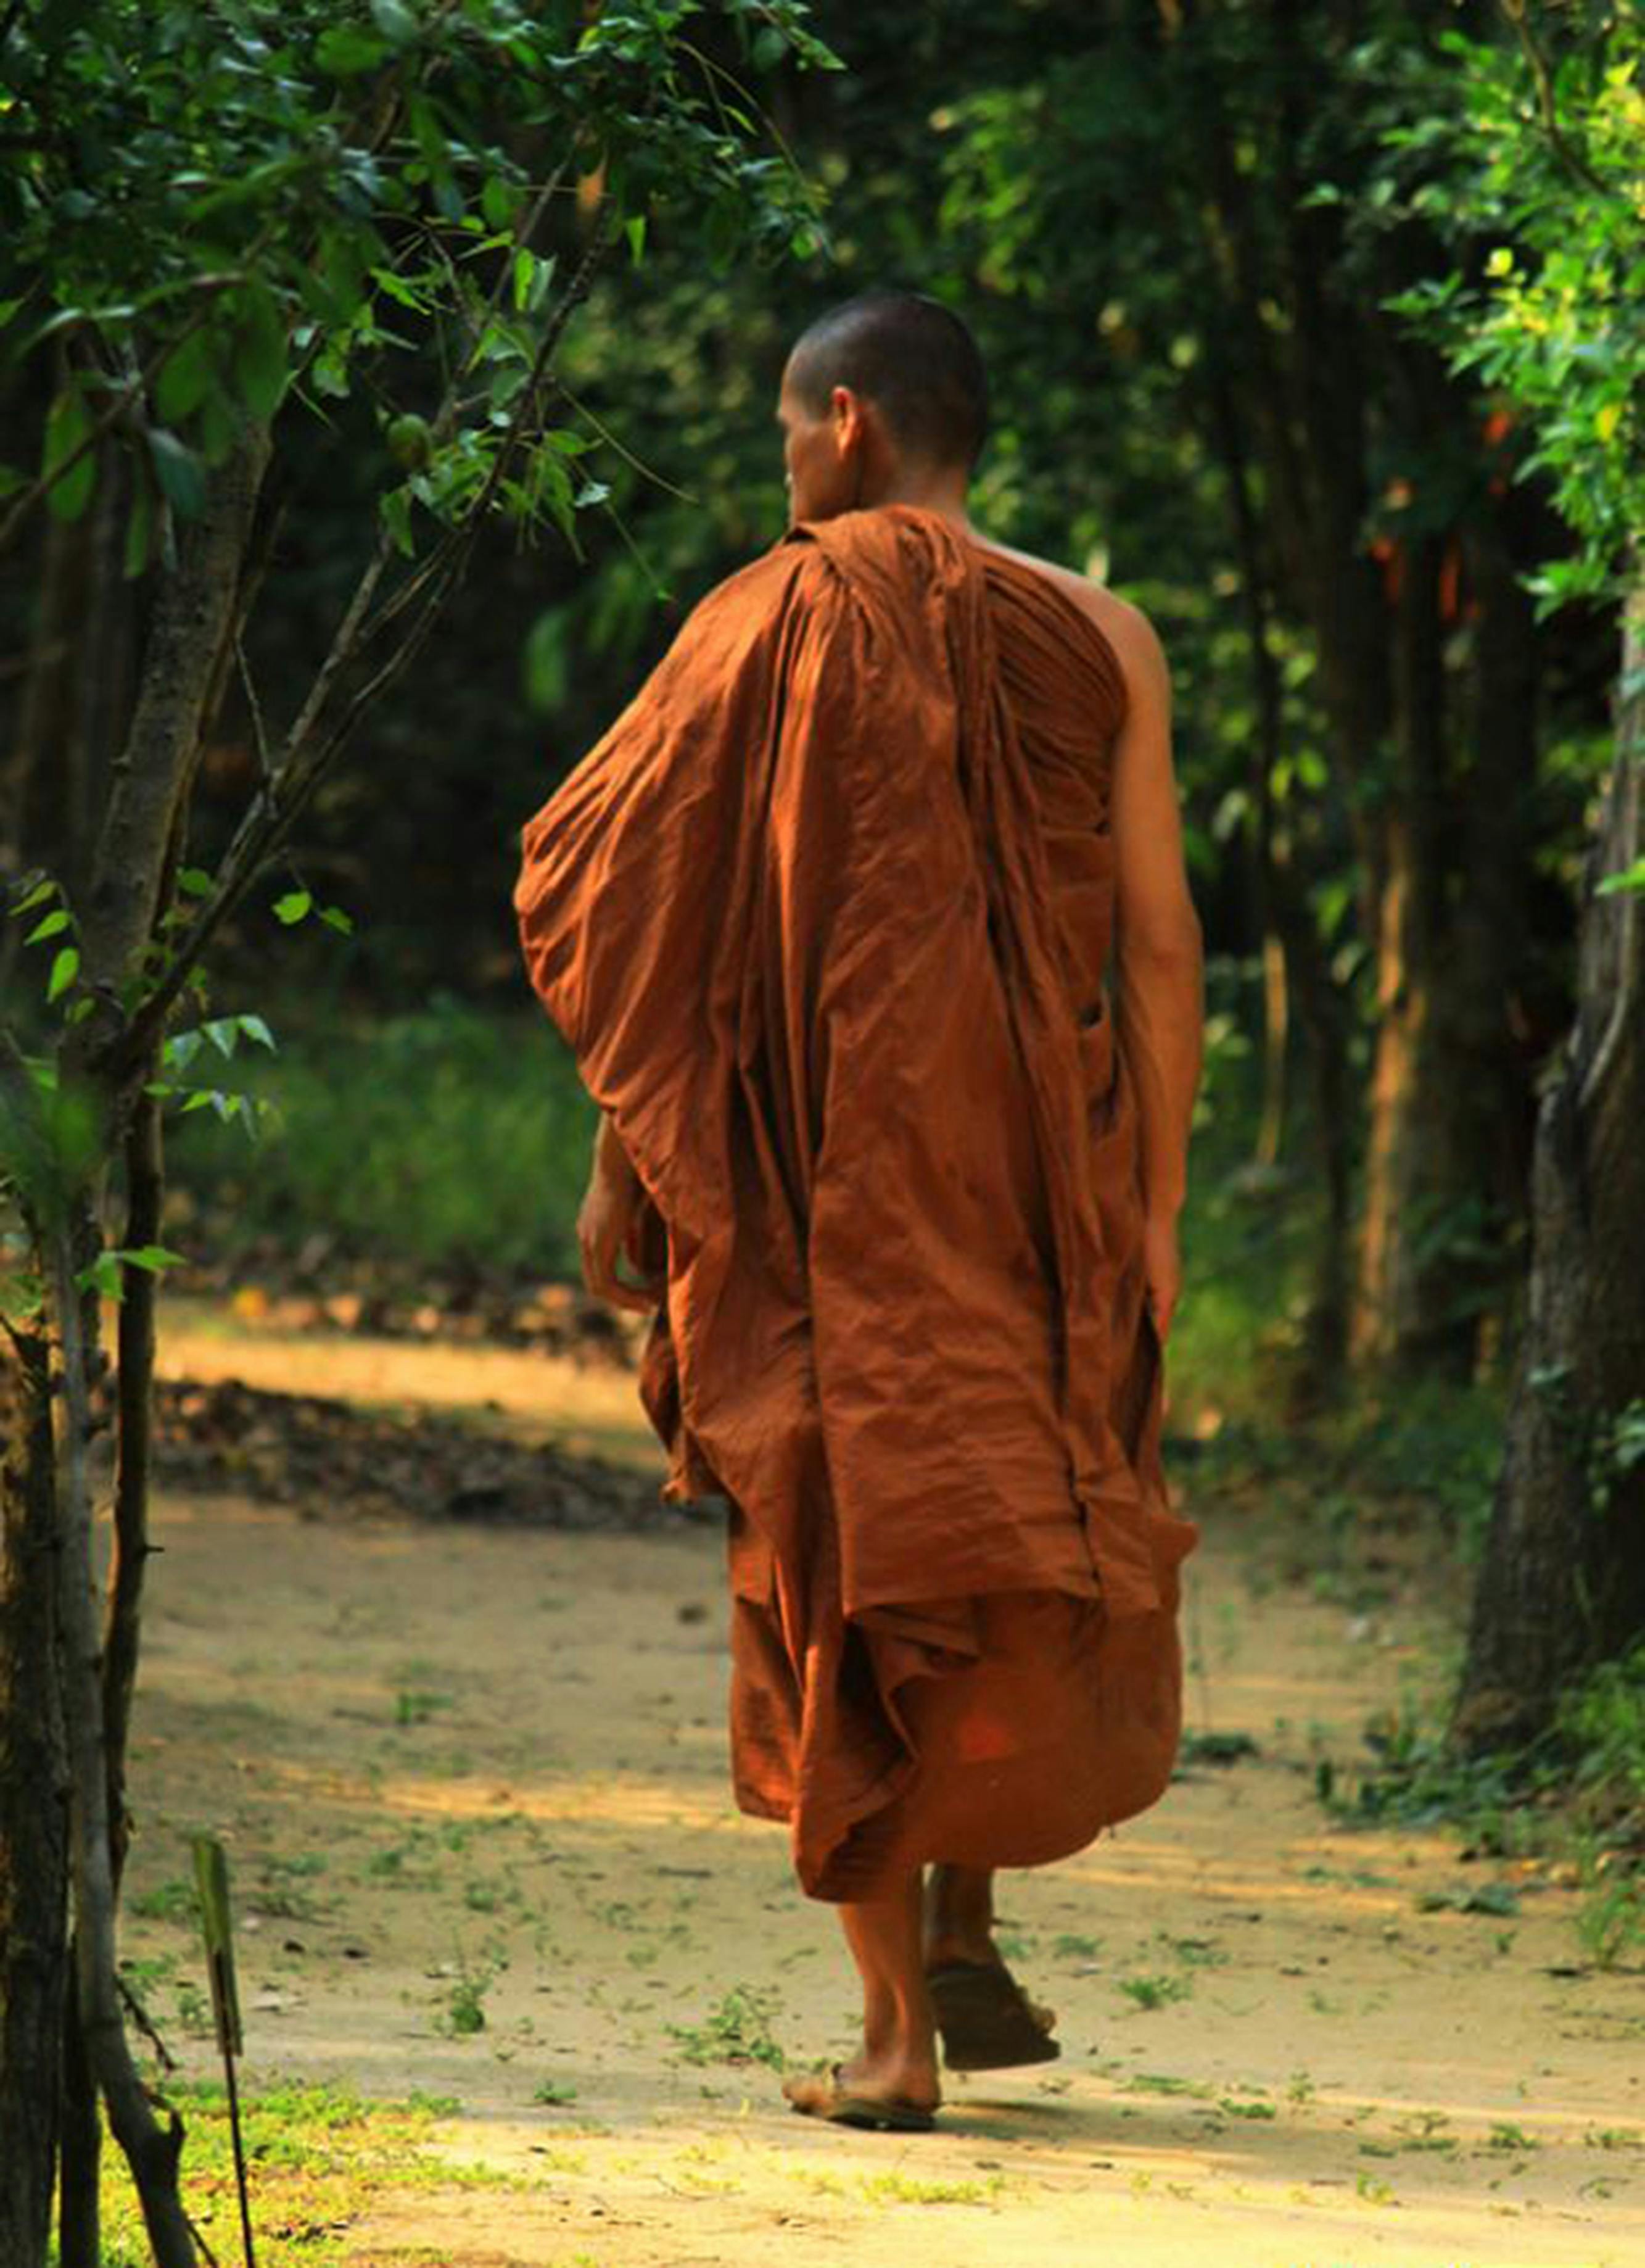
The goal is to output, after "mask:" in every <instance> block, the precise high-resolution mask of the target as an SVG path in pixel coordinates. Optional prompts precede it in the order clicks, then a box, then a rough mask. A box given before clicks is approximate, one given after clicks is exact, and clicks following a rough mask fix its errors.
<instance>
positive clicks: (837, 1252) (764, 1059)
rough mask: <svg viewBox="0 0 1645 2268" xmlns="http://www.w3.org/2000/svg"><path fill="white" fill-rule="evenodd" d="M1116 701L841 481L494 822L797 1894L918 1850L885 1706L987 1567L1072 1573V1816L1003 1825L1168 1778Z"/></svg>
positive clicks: (1017, 1591)
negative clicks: (621, 1161)
mask: <svg viewBox="0 0 1645 2268" xmlns="http://www.w3.org/2000/svg"><path fill="white" fill-rule="evenodd" d="M1123 710H1124V684H1123V677H1122V674H1121V673H1120V667H1119V665H1118V661H1117V659H1116V658H1115V656H1114V654H1113V650H1112V648H1111V647H1110V646H1109V645H1108V644H1107V641H1106V640H1105V638H1104V637H1102V635H1101V632H1100V631H1099V630H1098V628H1097V627H1096V625H1095V624H1094V623H1093V622H1091V620H1090V618H1089V617H1088V616H1087V615H1086V614H1085V613H1084V611H1083V609H1082V608H1079V607H1078V606H1077V605H1076V603H1075V602H1074V601H1073V600H1071V599H1070V598H1069V597H1068V596H1067V595H1066V594H1064V593H1062V592H1061V591H1060V590H1059V589H1058V588H1057V587H1056V586H1055V585H1054V584H1053V583H1052V582H1051V581H1050V580H1049V578H1046V577H1045V576H1043V575H1040V574H1039V573H1037V572H1036V571H1032V570H1031V569H1029V568H1027V567H1025V566H1022V565H1019V564H1017V563H1015V562H1012V561H1010V560H1009V559H1008V558H1006V557H1005V556H1003V555H1002V554H998V553H995V552H992V551H989V550H987V549H983V548H982V547H980V546H978V545H976V544H975V543H973V542H972V541H969V540H968V539H967V538H966V537H965V536H964V535H963V534H961V533H960V532H959V531H958V530H957V529H955V528H954V527H951V525H950V524H949V523H948V522H946V521H945V520H944V519H942V518H941V517H939V516H937V515H936V514H932V513H928V512H916V511H914V510H911V509H908V508H906V507H892V508H888V509H884V510H878V511H872V512H852V513H848V514H846V515H844V516H842V517H841V518H840V519H834V520H830V521H827V522H824V523H818V524H814V525H810V526H805V527H799V528H797V529H796V530H794V531H793V532H792V533H791V534H789V537H788V538H786V539H785V540H784V541H782V543H780V544H779V545H777V546H776V548H775V549H774V550H772V551H771V552H769V553H768V554H767V555H766V556H764V557H762V558H760V559H759V560H757V561H756V562H755V563H753V564H752V565H751V566H749V567H748V568H746V569H745V570H744V571H742V572H741V573H740V574H738V575H736V576H733V577H732V578H731V579H730V580H729V581H728V582H726V583H724V584H723V585H721V586H720V587H719V588H718V589H717V590H716V591H715V592H713V593H711V594H710V595H709V597H708V598H707V599H706V600H703V602H702V603H701V605H700V606H699V607H698V608H696V610H695V611H694V614H693V615H691V617H690V619H689V620H688V622H687V624H686V625H685V627H684V629H683V630H681V632H680V634H679V637H678V638H677V640H676V642H675V644H674V645H673V647H672V650H671V652H669V653H668V655H667V656H666V657H665V659H664V661H663V662H662V663H661V665H660V666H659V667H658V668H657V670H656V672H655V673H654V674H653V675H652V676H651V678H650V681H648V682H647V684H646V685H645V687H644V688H643V690H642V691H641V693H640V694H639V696H638V697H637V698H636V699H635V701H634V702H633V703H631V705H630V706H629V707H628V710H627V711H625V712H624V713H623V715H622V716H621V718H619V719H618V721H617V723H616V724H615V725H613V728H612V730H611V731H610V732H609V733H607V734H606V737H605V739H604V740H601V741H600V743H599V746H598V747H596V748H595V749H594V750H593V751H592V752H591V755H588V756H587V757H586V758H585V759H584V762H582V764H581V765H580V766H579V767H578V768H577V770H576V771H575V772H574V773H573V774H572V775H571V777H569V779H568V780H567V781H566V783H565V784H564V785H563V786H562V787H561V788H560V789H559V790H558V792H556V793H555V794H554V796H553V797H552V798H551V799H550V800H549V802H548V803H547V805H546V806H545V807H544V808H543V810H542V811H541V812H540V814H538V815H537V817H536V818H535V819H534V820H532V821H531V823H530V824H529V826H528V827H527V828H526V829H525V846H524V848H525V855H524V862H523V867H522V872H521V876H520V880H519V884H518V890H517V894H516V907H517V910H518V916H519V920H520V929H521V937H522V942H523V946H524V949H525V958H526V962H527V966H528V968H529V971H530V975H531V978H532V983H533V985H534V986H535V988H536V990H537V992H538V993H539V995H540V998H542V1000H543V1002H544V1004H545V1005H546V1006H547V1009H548V1012H549V1013H550V1014H551V1015H552V1016H553V1018H554V1021H555V1022H556V1023H557V1024H558V1026H559V1027H560V1029H561V1030H562V1033H563V1034H564V1035H565V1037H566V1039H567V1041H568V1042H569V1045H570V1046H571V1048H572V1049H573V1051H574V1052H575V1054H576V1059H577V1062H578V1065H579V1067H580V1069H581V1071H582V1074H583V1077H584V1080H585V1082H586V1084H587V1086H588V1088H589V1091H590V1093H591V1094H592V1096H593V1097H594V1099H595V1101H597V1102H598V1103H599V1105H600V1106H601V1108H603V1109H604V1110H606V1112H607V1113H608V1114H609V1116H610V1117H611V1119H612V1121H613V1124H614V1127H615V1130H616V1132H617V1134H618V1136H619V1138H620V1139H621V1143H622V1146H623V1148H624V1150H625V1151H626V1152H627V1153H628V1157H629V1159H630V1160H632V1162H633V1164H634V1166H635V1170H636V1171H637V1173H638V1175H639V1176H640V1179H641V1181H642V1182H643V1185H644V1188H645V1189H646V1191H647V1193H648V1195H649V1197H650V1201H651V1203H652V1204H653V1205H654V1207H655V1209H656V1212H657V1216H658V1218H659V1219H660V1222H661V1225H662V1229H663V1232H664V1233H665V1243H666V1268H667V1292H666V1302H665V1308H664V1311H663V1314H661V1316H660V1317H659V1319H658V1324H657V1329H656V1331H655V1332H654V1334H653V1337H652V1342H651V1345H650V1350H649V1351H648V1355H647V1360H646V1365H645V1374H644V1378H643V1392H644V1394H645V1397H646V1401H647V1405H648V1408H649V1409H650V1412H651V1414H652V1417H653V1419H654V1421H655V1422H656V1423H657V1426H658V1430H659V1431H660V1432H661V1433H662V1435H663V1437H664V1439H665V1442H666V1443H667V1445H668V1447H669V1451H670V1455H671V1482H670V1485H671V1489H672V1491H673V1492H674V1493H677V1494H697V1493H702V1492H705V1491H709V1490H717V1491H722V1492H723V1494H724V1495H725V1496H726V1497H727V1498H728V1499H730V1501H731V1506H732V1513H731V1579H732V1588H733V1594H734V1602H735V1606H734V1610H735V1615H736V1617H737V1627H736V1629H735V1630H734V1679H733V1700H732V1732H733V1771H734V1779H735V1784H736V1788H737V1794H738V1800H739V1802H740V1803H741V1804H742V1806H743V1808H745V1809H746V1810H749V1811H751V1812H754V1813H756V1814H759V1815H766V1816H771V1817H778V1818H782V1819H786V1820H788V1821H789V1822H790V1823H791V1826H792V1832H793V1844H794V1852H795V1860H796V1865H797V1871H798V1874H799V1876H800V1880H801V1881H802V1884H803V1885H804V1888H805V1889H807V1890H809V1891H810V1892H811V1893H812V1894H813V1895H816V1896H824V1897H834V1898H840V1897H861V1896H865V1895H873V1894H874V1893H875V1891H876V1890H877V1889H878V1887H879V1885H880V1883H881V1881H883V1879H884V1877H885V1866H886V1864H887V1863H888V1858H889V1857H890V1856H897V1857H899V1858H906V1857H907V1855H908V1853H909V1852H910V1850H911V1849H914V1845H911V1844H910V1842H909V1840H908V1837H907V1835H906V1834H903V1835H901V1836H900V1837H899V1836H897V1835H893V1834H890V1833H889V1831H888V1830H889V1823H892V1822H895V1821H896V1820H897V1819H898V1818H899V1815H900V1813H906V1812H907V1807H908V1803H909V1800H910V1798H911V1795H912V1794H913V1793H914V1792H915V1791H917V1789H918V1788H919V1787H920V1786H922V1784H929V1782H930V1780H931V1778H932V1767H931V1759H930V1758H929V1757H928V1758H927V1759H926V1760H925V1764H924V1765H923V1766H922V1757H921V1754H920V1727H919V1724H918V1722H916V1719H922V1718H923V1719H924V1721H925V1722H926V1723H927V1724H928V1725H929V1726H930V1727H931V1728H932V1730H933V1733H934V1734H935V1733H936V1731H937V1730H938V1727H937V1722H936V1720H937V1719H941V1717H942V1715H943V1712H942V1709H941V1706H940V1705H939V1706H938V1707H937V1709H936V1712H935V1716H934V1715H933V1712H932V1710H931V1708H930V1706H929V1703H930V1700H931V1697H932V1693H933V1691H934V1690H935V1687H941V1686H942V1684H943V1682H944V1680H954V1681H959V1682H961V1683H963V1681H965V1680H966V1679H967V1678H970V1679H971V1681H972V1682H973V1683H975V1682H976V1680H977V1678H978V1676H979V1675H980V1673H981V1672H982V1671H983V1670H984V1669H986V1667H987V1663H988V1646H989V1643H990V1631H994V1632H995V1634H997V1633H998V1632H999V1631H1002V1630H1004V1631H1007V1633H1008V1635H1009V1631H1010V1629H1011V1628H1013V1627H1015V1628H1018V1629H1020V1627H1021V1626H1020V1624H1017V1625H1013V1624H1010V1609H1009V1607H1008V1608H1007V1609H1005V1612H1006V1615H1007V1621H1006V1623H1004V1624H1002V1622H1001V1620H1000V1616H1001V1611H1002V1610H1001V1606H1000V1602H1001V1600H1002V1598H1004V1599H1008V1600H1015V1601H1019V1602H1020V1601H1021V1600H1022V1599H1023V1597H1024V1594H1028V1595H1029V1596H1030V1597H1031V1598H1032V1599H1037V1600H1041V1601H1043V1600H1044V1599H1045V1598H1046V1596H1051V1597H1054V1598H1060V1599H1061V1600H1064V1601H1068V1602H1072V1604H1071V1605H1070V1606H1069V1607H1068V1608H1066V1609H1063V1612H1064V1616H1065V1635H1066V1637H1067V1638H1068V1640H1069V1646H1070V1647H1071V1653H1070V1659H1071V1660H1077V1661H1079V1662H1081V1663H1082V1664H1083V1665H1084V1667H1085V1668H1086V1669H1087V1670H1088V1671H1089V1694H1088V1698H1089V1701H1090V1708H1089V1709H1088V1710H1087V1711H1086V1712H1085V1714H1084V1715H1083V1717H1082V1718H1081V1719H1080V1722H1081V1724H1082V1725H1083V1726H1084V1727H1085V1728H1086V1729H1085V1730H1084V1731H1083V1733H1082V1734H1080V1735H1079V1749H1080V1752H1079V1753H1077V1754H1075V1753H1069V1754H1065V1755H1061V1756H1060V1758H1059V1760H1058V1762H1057V1764H1056V1770H1057V1772H1058V1773H1059V1775H1060V1776H1061V1778H1062V1779H1063V1780H1064V1781H1065V1782H1067V1783H1069V1784H1076V1783H1077V1785H1079V1786H1081V1787H1082V1788H1083V1790H1084V1791H1085V1795H1086V1799H1087V1800H1086V1802H1085V1806H1084V1815H1083V1830H1081V1831H1078V1832H1077V1833H1075V1830H1069V1829H1067V1828H1066V1827H1065V1828H1064V1830H1062V1831H1061V1832H1059V1833H1057V1834H1054V1835H1051V1836H1049V1837H1044V1836H1041V1837H1035V1836H1033V1835H1030V1836H1028V1837H1027V1838H1026V1840H1027V1843H1028V1845H1032V1852H1033V1854H1034V1855H1039V1856H1049V1855H1054V1852H1053V1851H1052V1850H1050V1849H1041V1848H1040V1845H1042V1844H1043V1843H1045V1842H1046V1841H1047V1840H1049V1842H1051V1843H1053V1844H1057V1845H1061V1847H1076V1845H1077V1843H1078V1842H1083V1841H1086V1840H1089V1839H1090V1837H1091V1834H1093V1833H1095V1832H1096V1831H1097V1830H1098V1828H1099V1827H1100V1826H1101V1825H1103V1824H1104V1823H1107V1822H1109V1821H1112V1820H1113V1819H1116V1818H1119V1817H1121V1816H1124V1815H1127V1814H1128V1813H1130V1812H1133V1811H1135V1810H1137V1809H1140V1808H1142V1807H1143V1806H1144V1805H1145V1804H1146V1803H1148V1802H1151V1801H1152V1800H1154V1798H1155V1797H1156V1796H1157V1794H1158V1793H1159V1792H1160V1790H1161V1789H1162V1788H1163V1786H1164V1783H1165V1780H1166V1779H1167V1778H1168V1777H1169V1773H1170V1769H1171V1759H1172V1756H1173V1755H1174V1751H1175V1746H1176V1740H1177V1734H1178V1726H1179V1686H1180V1663H1179V1654H1178V1650H1177V1642H1176V1629H1175V1609H1176V1606H1177V1584H1176V1566H1177V1563H1178V1561H1179V1559H1180V1558H1181V1557H1182V1556H1183V1554H1184V1553H1185V1552H1186V1550H1187V1549H1188V1548H1189V1547H1190V1546H1191V1544H1192V1542H1193V1529H1192V1528H1189V1527H1188V1526H1187V1525H1186V1523H1184V1522H1182V1521H1179V1520H1178V1519H1177V1518H1175V1517H1174V1516H1173V1514H1172V1513H1171V1509H1170V1506H1169V1505H1168V1502H1167V1499H1166V1496H1165V1492H1164V1483H1163V1478H1162V1476H1161V1471H1160V1465H1159V1383H1160V1382H1159V1363H1158V1349H1157V1344H1156V1342H1155V1340H1154V1338H1153V1334H1152V1328H1151V1324H1150V1323H1149V1320H1148V1318H1147V1315H1146V1312H1145V1303H1144V1297H1143V1285H1142V1261H1141V1233H1142V1200H1141V1192H1140V1188H1139V1183H1138V1176H1137V1132H1136V1117H1135V1099H1134V1094H1133V1090H1132V1086H1131V1083H1130V1081H1129V1080H1128V1079H1127V1072H1126V1066H1125V1063H1124V1060H1123V1055H1122V1052H1121V1050H1120V1049H1118V1048H1117V1047H1116V1044H1115V1035H1114V1027H1113V1021H1112V1020H1111V1017H1110V1014H1109V1012H1108V1005H1107V1001H1106V998H1105V991H1104V983H1103V976H1104V968H1105V962H1106V959H1107V955H1108V951H1109V945H1110V939H1111V932H1112V924H1113V859H1112V844H1111V839H1110V837H1109V835H1108V832H1107V818H1106V805H1107V791H1108V783H1109V770H1110V763H1111V756H1112V747H1113V739H1114V735H1115V733H1116V732H1117V730H1118V727H1119V725H1120V721H1121V718H1122V716H1123ZM1068 1616H1072V1617H1073V1620H1072V1621H1071V1622H1068V1621H1067V1620H1066V1618H1067V1617H1068ZM933 1681H934V1682H935V1687H934V1685H933V1683H932V1682H933ZM961 1683H957V1684H956V1686H955V1688H954V1690H961ZM985 1683H986V1681H985ZM1014 1690H1015V1689H1014ZM1023 1690H1024V1691H1026V1689H1025V1688H1024V1689H1023ZM985 1699H986V1695H985ZM1043 1703H1044V1695H1043V1693H1041V1694H1040V1695H1039V1696H1038V1697H1031V1698H1030V1700H1029V1703H1028V1706H1029V1708H1030V1711H1031V1712H1035V1711H1038V1710H1039V1708H1041V1707H1042V1706H1043ZM959 1713H960V1715H961V1716H962V1717H964V1716H965V1715H966V1711H964V1710H962V1711H961V1712H959ZM984 1715H985V1717H986V1715H987V1712H986V1710H985V1712H984ZM1031 1729H1032V1728H1031ZM1042 1729H1043V1728H1042ZM947 1730H948V1732H949V1733H950V1734H954V1735H955V1737H957V1738H958V1740H959V1742H960V1746H961V1748H962V1749H963V1748H964V1746H965V1743H966V1741H967V1740H968V1739H973V1734H974V1730H975V1727H974V1725H973V1729H972V1733H969V1734H968V1733H967V1732H966V1728H965V1727H964V1726H963V1725H961V1726H960V1727H958V1731H957V1732H956V1728H955V1727H953V1726H950V1727H947ZM1013 1737H1014V1735H1013V1733H1012V1729H1011V1727H1010V1726H1009V1725H998V1724H996V1725H995V1726H994V1727H993V1728H992V1730H991V1731H990V1730H989V1729H988V1727H987V1726H986V1725H985V1727H984V1736H983V1738H982V1740H981V1742H980V1746H981V1748H982V1749H984V1750H987V1749H988V1748H989V1747H990V1745H992V1746H993V1747H994V1748H995V1749H1001V1748H1002V1747H1003V1748H1004V1749H1009V1748H1010V1744H1011V1741H1012V1739H1013ZM1067 1737H1068V1739H1069V1740H1070V1741H1071V1740H1073V1739H1074V1738H1075V1737H1076V1735H1075V1733H1074V1731H1073V1730H1072V1729H1070V1730H1069V1734H1068V1735H1067ZM976 1745H977V1743H976V1742H975V1741H974V1739H973V1747H974V1746H976ZM1041 1746H1042V1749H1043V1743H1042V1744H1041ZM1041 1761H1042V1764H1043V1762H1044V1758H1043V1756H1042V1759H1041ZM938 1777H940V1773H939V1774H938ZM1039 1777H1040V1778H1041V1779H1042V1780H1043V1778H1044V1777H1045V1774H1044V1771H1043V1770H1042V1771H1041V1772H1040V1774H1039ZM1001 1785H1003V1783H1002V1784H1001ZM1070 1833H1074V1834H1075V1839H1074V1840H1073V1841H1072V1842H1071V1841H1070V1840H1069V1836H1070ZM1006 1839H1007V1841H1008V1842H1009V1841H1010V1837H1007V1838H1006ZM1018 1839H1019V1840H1021V1839H1022V1838H1018ZM1004 1847H1005V1846H1004V1845H1002V1850H1003V1849H1004ZM1013 1847H1015V1846H1013ZM924 1855H930V1856H944V1855H945V1856H952V1857H961V1856H966V1855H967V1854H966V1853H965V1852H960V1851H959V1850H958V1848H956V1849H953V1850H951V1851H939V1850H932V1851H929V1852H926V1853H924ZM1009 1858H1010V1853H1009V1852H1006V1856H1005V1858H1002V1860H1001V1863H1005V1862H1008V1860H1009ZM973 1862H974V1863H992V1862H991V1861H988V1860H987V1859H978V1858H975V1857H974V1854H973Z"/></svg>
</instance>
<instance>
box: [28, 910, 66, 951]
mask: <svg viewBox="0 0 1645 2268" xmlns="http://www.w3.org/2000/svg"><path fill="white" fill-rule="evenodd" d="M69 918H70V917H69V913H68V909H66V908H65V907H63V906H59V907H58V908H57V909H56V911H55V913H49V914H48V915H47V916H46V917H45V919H44V920H43V921H38V922H36V923H35V924H34V926H33V929H32V930H30V932H29V933H28V935H27V936H26V938H25V939H24V940H23V942H24V944H25V945H39V944H40V943H41V942H42V941H43V940H44V939H47V938H48V937H61V936H62V933H63V932H64V930H66V929H67V928H68V926H69Z"/></svg>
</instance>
